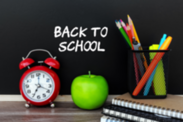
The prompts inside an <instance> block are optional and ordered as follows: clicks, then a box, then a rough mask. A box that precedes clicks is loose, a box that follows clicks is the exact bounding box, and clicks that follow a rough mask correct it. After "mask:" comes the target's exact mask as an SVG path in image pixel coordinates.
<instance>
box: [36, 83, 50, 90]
mask: <svg viewBox="0 0 183 122" xmlns="http://www.w3.org/2000/svg"><path fill="white" fill-rule="evenodd" d="M35 85H36V86H37V87H38V88H40V87H41V88H43V89H46V90H49V89H47V88H45V87H43V86H41V85H38V84H35Z"/></svg>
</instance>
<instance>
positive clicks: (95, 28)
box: [91, 27, 101, 37]
mask: <svg viewBox="0 0 183 122" xmlns="http://www.w3.org/2000/svg"><path fill="white" fill-rule="evenodd" d="M100 29H101V28H100V27H93V28H91V30H93V36H94V37H96V36H97V30H100Z"/></svg>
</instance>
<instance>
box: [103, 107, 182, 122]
mask: <svg viewBox="0 0 183 122" xmlns="http://www.w3.org/2000/svg"><path fill="white" fill-rule="evenodd" d="M106 110H107V111H108V110H109V111H108V112H107V113H106ZM111 111H113V112H111ZM117 112H118V113H119V114H118V115H117ZM122 113H123V114H125V116H124V118H123V117H122ZM102 114H104V115H106V116H111V117H115V118H119V119H126V120H130V121H134V120H133V119H134V117H136V121H137V122H147V121H148V122H183V120H179V119H175V118H170V117H165V116H164V117H163V116H161V115H155V114H153V113H148V112H142V111H138V110H134V109H129V108H125V107H120V106H115V105H108V106H105V107H104V108H103V112H102Z"/></svg>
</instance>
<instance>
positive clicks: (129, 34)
mask: <svg viewBox="0 0 183 122" xmlns="http://www.w3.org/2000/svg"><path fill="white" fill-rule="evenodd" d="M126 30H127V34H128V37H129V39H130V43H131V45H132V50H134V48H133V42H132V33H131V30H130V26H129V25H128V23H127V26H126Z"/></svg>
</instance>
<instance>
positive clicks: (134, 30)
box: [127, 15, 140, 43]
mask: <svg viewBox="0 0 183 122" xmlns="http://www.w3.org/2000/svg"><path fill="white" fill-rule="evenodd" d="M127 17H128V20H129V21H131V23H132V27H133V33H134V36H135V40H137V42H138V43H140V40H139V37H138V35H137V32H136V29H135V26H134V24H133V21H132V19H131V18H130V16H129V15H127Z"/></svg>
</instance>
